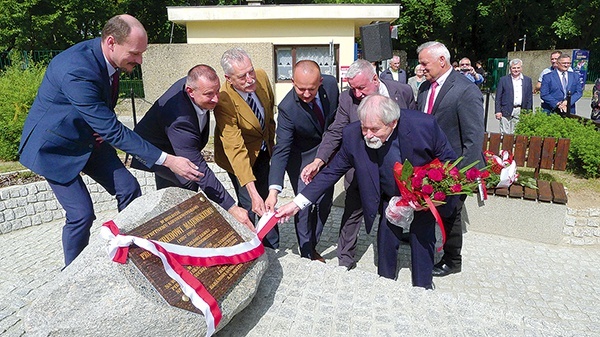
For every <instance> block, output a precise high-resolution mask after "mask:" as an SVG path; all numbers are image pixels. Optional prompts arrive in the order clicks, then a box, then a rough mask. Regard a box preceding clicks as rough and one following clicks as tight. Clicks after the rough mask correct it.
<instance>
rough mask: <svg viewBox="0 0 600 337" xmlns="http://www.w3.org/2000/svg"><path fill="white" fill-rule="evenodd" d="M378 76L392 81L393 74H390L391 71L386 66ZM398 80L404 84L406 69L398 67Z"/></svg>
mask: <svg viewBox="0 0 600 337" xmlns="http://www.w3.org/2000/svg"><path fill="white" fill-rule="evenodd" d="M379 78H380V79H382V80H389V81H393V80H394V76H393V75H392V71H391V70H390V69H389V68H388V69H386V70H384V71H382V72H381V74H379ZM398 82H400V83H405V84H406V71H404V69H398Z"/></svg>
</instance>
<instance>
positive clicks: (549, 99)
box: [540, 69, 583, 114]
mask: <svg viewBox="0 0 600 337" xmlns="http://www.w3.org/2000/svg"><path fill="white" fill-rule="evenodd" d="M567 74H568V83H567V87H568V88H567V91H570V92H571V113H572V114H575V103H576V102H577V101H578V100H579V99H580V98H581V95H582V94H583V92H582V91H581V85H580V84H579V77H578V76H577V75H576V74H575V73H574V72H572V71H567ZM565 95H566V93H565V92H564V91H563V88H562V82H561V80H560V75H559V74H558V70H556V69H555V70H552V71H551V72H549V73H548V74H546V75H544V77H542V87H541V88H540V98H541V99H542V100H543V102H542V108H543V109H546V110H550V111H552V110H554V108H556V105H557V104H558V102H560V101H562V100H564V97H565Z"/></svg>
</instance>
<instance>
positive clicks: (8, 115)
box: [0, 60, 46, 161]
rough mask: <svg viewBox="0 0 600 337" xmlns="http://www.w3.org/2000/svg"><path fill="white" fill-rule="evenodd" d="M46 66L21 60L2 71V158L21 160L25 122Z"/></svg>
mask: <svg viewBox="0 0 600 337" xmlns="http://www.w3.org/2000/svg"><path fill="white" fill-rule="evenodd" d="M45 71H46V67H45V66H42V65H40V64H33V65H32V64H29V65H28V66H27V67H23V65H22V64H21V63H20V62H19V61H18V60H16V61H13V63H12V65H11V66H9V67H7V68H6V69H5V70H4V71H1V72H0V160H3V161H14V160H17V159H18V153H17V151H18V148H19V140H20V139H21V131H22V130H23V123H24V122H25V118H26V117H27V114H28V113H29V108H30V107H31V104H33V100H34V98H35V96H36V94H37V90H38V87H39V86H40V84H41V83H42V78H43V76H44V73H45Z"/></svg>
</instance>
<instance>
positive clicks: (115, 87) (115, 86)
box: [110, 70, 119, 108]
mask: <svg viewBox="0 0 600 337" xmlns="http://www.w3.org/2000/svg"><path fill="white" fill-rule="evenodd" d="M110 97H111V99H112V100H111V102H112V108H114V107H115V106H116V105H117V98H119V71H118V70H117V71H115V73H114V74H113V75H112V77H111V96H110Z"/></svg>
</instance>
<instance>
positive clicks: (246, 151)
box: [215, 69, 275, 186]
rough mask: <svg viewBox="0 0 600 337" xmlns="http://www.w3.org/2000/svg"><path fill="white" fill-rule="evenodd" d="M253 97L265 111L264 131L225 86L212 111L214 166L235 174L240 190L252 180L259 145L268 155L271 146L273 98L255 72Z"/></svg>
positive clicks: (264, 77) (266, 83) (265, 79)
mask: <svg viewBox="0 0 600 337" xmlns="http://www.w3.org/2000/svg"><path fill="white" fill-rule="evenodd" d="M256 82H257V84H256V91H255V93H256V95H257V96H258V99H259V100H260V103H261V104H262V106H263V107H264V109H265V129H264V130H262V128H261V127H260V123H259V121H258V119H257V118H256V116H255V115H254V112H252V109H251V108H250V106H248V103H246V101H245V100H243V99H242V97H241V96H240V94H238V93H237V91H235V89H234V88H233V86H232V85H231V84H229V83H228V82H225V83H223V84H222V85H221V92H220V97H219V104H217V107H216V108H215V122H216V126H215V162H216V163H217V165H219V166H220V167H222V168H223V169H224V170H226V171H227V172H229V173H232V174H235V176H236V177H237V178H238V180H239V181H240V185H241V186H244V185H246V184H247V183H249V182H251V181H255V180H256V178H255V177H254V174H253V173H252V167H253V166H254V162H256V158H257V157H258V154H259V152H260V147H261V144H262V142H263V141H265V142H266V143H267V150H268V151H269V154H270V153H271V150H272V149H273V145H274V143H275V119H274V117H273V107H274V105H275V98H274V95H273V89H272V88H271V83H270V82H269V78H268V77H267V74H266V73H265V71H264V70H262V69H256Z"/></svg>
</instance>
